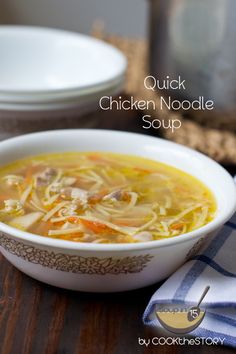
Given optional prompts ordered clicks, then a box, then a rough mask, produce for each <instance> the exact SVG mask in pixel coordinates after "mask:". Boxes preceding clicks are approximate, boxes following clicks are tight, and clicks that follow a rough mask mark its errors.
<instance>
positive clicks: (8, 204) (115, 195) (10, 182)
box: [0, 152, 216, 243]
mask: <svg viewBox="0 0 236 354" xmlns="http://www.w3.org/2000/svg"><path fill="white" fill-rule="evenodd" d="M0 180H1V184H0V221H2V222H4V223H6V224H8V225H11V226H13V227H16V228H18V229H21V230H24V231H28V232H31V233H34V234H38V235H41V236H47V237H52V238H57V239H64V240H70V241H77V242H93V243H131V242H146V241H152V240H160V239H164V238H168V237H178V236H179V235H181V234H183V233H186V232H189V231H192V230H195V229H198V228H199V227H201V226H203V225H205V224H207V223H208V222H210V221H211V220H212V219H213V218H214V214H215V210H216V203H215V200H214V197H213V195H212V194H211V192H210V191H209V190H208V188H207V187H206V186H205V185H204V184H202V183H201V182H200V181H198V180H197V179H196V178H194V177H192V176H190V175H189V174H187V173H185V172H182V171H180V170H178V169H176V168H173V167H171V166H168V165H165V164H163V163H159V162H156V161H151V160H147V159H144V158H141V157H135V156H126V155H119V154H113V153H91V152H90V153H89V152H88V153H79V152H73V153H60V154H45V155H40V156H36V157H30V158H27V159H24V160H19V161H17V162H14V163H12V164H9V165H7V166H5V167H2V168H0Z"/></svg>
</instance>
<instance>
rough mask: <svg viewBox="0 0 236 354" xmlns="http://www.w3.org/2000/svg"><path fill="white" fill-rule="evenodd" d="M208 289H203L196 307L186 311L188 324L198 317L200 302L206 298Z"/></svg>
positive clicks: (208, 287)
mask: <svg viewBox="0 0 236 354" xmlns="http://www.w3.org/2000/svg"><path fill="white" fill-rule="evenodd" d="M209 289H210V286H207V287H206V288H205V290H204V291H203V293H202V296H201V298H200V300H199V301H198V303H197V305H196V306H192V307H191V308H190V309H189V310H188V314H187V317H188V321H189V322H192V321H194V320H195V319H196V318H197V317H198V316H199V315H200V312H201V309H200V307H199V306H200V304H201V302H202V300H203V299H204V297H205V296H206V294H207V293H208V290H209Z"/></svg>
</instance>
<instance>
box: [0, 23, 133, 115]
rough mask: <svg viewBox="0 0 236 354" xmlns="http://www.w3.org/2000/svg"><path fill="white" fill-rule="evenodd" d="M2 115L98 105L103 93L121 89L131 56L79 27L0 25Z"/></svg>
mask: <svg viewBox="0 0 236 354" xmlns="http://www.w3.org/2000/svg"><path fill="white" fill-rule="evenodd" d="M0 48H1V56H0V118H1V117H2V116H6V114H7V112H8V113H11V114H12V115H13V116H14V115H15V114H17V113H20V116H27V113H29V112H31V113H32V112H35V113H36V112H38V113H39V112H40V116H41V118H42V117H43V116H44V114H43V112H47V114H46V116H47V117H48V113H49V112H52V113H53V112H54V113H55V112H57V115H58V114H59V115H60V112H61V111H65V110H66V111H70V110H73V111H75V110H77V111H78V113H79V112H80V111H81V112H83V113H84V112H85V111H86V112H88V111H91V110H93V109H94V108H98V106H99V103H98V102H99V99H100V98H101V97H102V96H107V95H109V96H110V95H115V94H118V93H120V92H121V90H122V86H123V83H124V75H125V70H126V65H127V63H126V59H125V57H124V55H123V54H122V53H121V52H120V51H118V50H117V49H116V48H114V47H112V46H110V45H108V44H106V43H104V42H102V41H99V40H97V39H94V38H91V37H89V36H85V35H82V34H78V33H72V32H67V31H63V30H55V29H48V28H38V27H24V26H0Z"/></svg>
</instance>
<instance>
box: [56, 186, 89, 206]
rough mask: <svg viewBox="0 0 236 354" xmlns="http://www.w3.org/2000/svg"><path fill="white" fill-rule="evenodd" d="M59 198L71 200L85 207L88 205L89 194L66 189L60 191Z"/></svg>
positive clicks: (74, 189) (78, 190)
mask: <svg viewBox="0 0 236 354" xmlns="http://www.w3.org/2000/svg"><path fill="white" fill-rule="evenodd" d="M61 196H62V197H63V198H71V199H74V200H77V201H79V202H80V203H81V204H82V205H86V204H87V203H88V197H89V194H88V192H87V191H86V190H84V189H80V188H72V187H67V188H63V189H62V190H61Z"/></svg>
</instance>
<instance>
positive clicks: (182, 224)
mask: <svg viewBox="0 0 236 354" xmlns="http://www.w3.org/2000/svg"><path fill="white" fill-rule="evenodd" d="M183 226H184V223H183V222H180V223H178V224H173V225H171V229H173V230H179V229H182V227H183Z"/></svg>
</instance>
